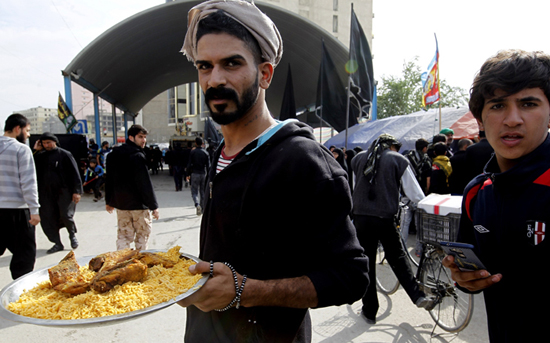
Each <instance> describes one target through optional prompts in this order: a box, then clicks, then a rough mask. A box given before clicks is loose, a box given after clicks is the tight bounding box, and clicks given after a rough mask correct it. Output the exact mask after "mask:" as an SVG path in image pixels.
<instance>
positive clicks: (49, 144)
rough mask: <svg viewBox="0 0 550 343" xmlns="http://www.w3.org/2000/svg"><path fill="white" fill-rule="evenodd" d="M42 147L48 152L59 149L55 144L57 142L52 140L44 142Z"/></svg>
mask: <svg viewBox="0 0 550 343" xmlns="http://www.w3.org/2000/svg"><path fill="white" fill-rule="evenodd" d="M42 146H43V147H44V149H46V151H50V150H53V149H55V148H56V147H57V144H56V143H55V141H52V140H49V139H47V140H42Z"/></svg>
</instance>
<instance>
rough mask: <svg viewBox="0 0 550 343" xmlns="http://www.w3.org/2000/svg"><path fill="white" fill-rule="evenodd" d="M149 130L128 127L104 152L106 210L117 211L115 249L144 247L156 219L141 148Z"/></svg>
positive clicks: (152, 194)
mask: <svg viewBox="0 0 550 343" xmlns="http://www.w3.org/2000/svg"><path fill="white" fill-rule="evenodd" d="M147 134H148V131H147V130H146V129H145V128H144V127H143V126H141V125H132V127H130V129H128V139H127V140H126V143H124V144H122V146H120V147H115V148H113V150H112V151H111V152H110V153H109V155H107V165H108V166H109V171H108V172H107V173H106V175H107V178H106V182H105V202H106V205H105V209H106V210H107V212H109V213H113V210H114V209H115V208H116V210H117V212H116V213H117V219H118V234H117V241H116V246H117V250H122V249H126V248H129V247H130V244H131V243H132V242H134V243H135V248H136V249H138V250H145V249H147V241H148V240H149V235H150V234H151V229H152V227H153V217H154V218H155V219H159V211H158V204H157V198H156V196H155V192H154V190H153V184H152V183H151V178H150V177H149V170H148V168H147V159H146V157H145V152H144V151H143V148H144V147H145V144H146V143H147Z"/></svg>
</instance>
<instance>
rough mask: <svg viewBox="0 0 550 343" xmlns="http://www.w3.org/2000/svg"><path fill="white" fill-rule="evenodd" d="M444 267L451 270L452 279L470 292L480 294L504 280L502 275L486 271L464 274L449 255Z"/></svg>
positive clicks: (445, 259)
mask: <svg viewBox="0 0 550 343" xmlns="http://www.w3.org/2000/svg"><path fill="white" fill-rule="evenodd" d="M442 263H443V265H444V266H445V267H447V268H449V269H450V270H451V278H452V279H453V280H454V281H456V282H457V283H458V284H459V285H460V286H461V287H463V288H465V289H467V290H469V291H470V292H478V291H481V290H483V289H485V288H487V287H490V286H492V285H494V284H495V283H497V282H499V281H500V280H501V279H502V274H495V275H491V274H489V272H488V271H486V270H476V271H473V272H463V271H461V270H460V269H458V266H457V265H456V263H455V258H454V257H453V256H450V255H447V256H446V257H445V258H444V259H443V262H442Z"/></svg>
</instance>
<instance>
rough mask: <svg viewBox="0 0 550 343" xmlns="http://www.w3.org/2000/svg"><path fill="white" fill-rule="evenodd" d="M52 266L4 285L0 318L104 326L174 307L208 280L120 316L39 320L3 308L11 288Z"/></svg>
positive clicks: (87, 258)
mask: <svg viewBox="0 0 550 343" xmlns="http://www.w3.org/2000/svg"><path fill="white" fill-rule="evenodd" d="M168 250H169V249H165V250H163V249H148V250H143V252H152V253H156V252H167V251H168ZM95 256H97V255H94V256H84V257H81V258H78V259H77V262H78V264H79V265H81V266H82V265H85V264H87V263H88V262H89V261H90V260H91V259H92V258H94V257H95ZM180 257H185V258H188V259H191V260H193V261H195V262H196V263H199V262H201V261H202V260H201V259H199V258H198V257H196V256H193V255H191V254H188V253H185V252H180ZM52 266H55V264H54V265H51V266H48V267H45V268H41V269H39V270H35V271H33V272H30V273H28V274H25V275H23V276H22V277H20V278H18V279H16V280H13V281H12V282H10V283H9V284H8V285H6V286H5V287H4V288H2V290H0V317H1V318H4V319H7V320H11V321H14V322H19V323H24V324H34V325H43V326H56V327H64V326H66V327H75V326H90V325H98V324H104V323H114V322H122V321H126V320H130V319H136V318H137V317H140V316H143V315H146V314H151V313H153V312H156V311H158V310H161V309H164V308H167V307H169V306H171V305H174V304H175V303H177V302H178V301H180V300H182V299H185V298H187V297H188V296H190V295H192V294H193V293H195V292H196V291H198V290H199V289H200V288H201V287H202V286H203V285H204V284H205V283H206V281H207V280H208V278H209V274H208V273H203V274H202V278H201V279H199V281H197V283H195V285H193V286H192V287H191V288H190V289H189V290H187V291H186V292H184V293H182V294H180V295H178V296H177V297H175V298H172V299H170V300H168V301H165V302H163V303H160V304H156V305H153V306H149V307H146V308H143V309H140V310H135V311H131V312H126V313H120V314H114V315H110V316H103V317H95V318H86V319H40V318H33V317H26V316H22V315H19V314H16V313H13V312H11V311H10V310H8V309H7V308H6V307H5V306H4V297H5V296H6V294H7V293H8V292H9V291H10V290H11V289H12V288H14V287H16V286H17V285H18V284H19V283H21V282H22V281H23V280H25V278H28V277H30V276H33V275H35V274H39V273H43V272H44V271H47V270H48V268H51V267H52ZM46 275H47V274H46ZM42 281H45V280H42V279H40V280H37V284H38V282H42ZM20 295H21V293H19V294H18V296H20Z"/></svg>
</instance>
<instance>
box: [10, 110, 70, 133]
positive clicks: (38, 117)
mask: <svg viewBox="0 0 550 343" xmlns="http://www.w3.org/2000/svg"><path fill="white" fill-rule="evenodd" d="M14 113H21V114H22V115H24V116H25V117H27V119H28V120H29V121H30V123H31V134H41V133H43V132H45V131H44V128H43V124H44V123H46V122H47V121H49V119H50V118H53V119H55V120H57V121H58V122H59V123H60V124H61V126H63V123H61V121H60V120H59V118H58V117H57V108H45V107H42V106H38V107H33V108H29V109H26V110H20V111H15V112H14ZM50 132H52V131H50ZM55 133H64V132H55Z"/></svg>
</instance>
